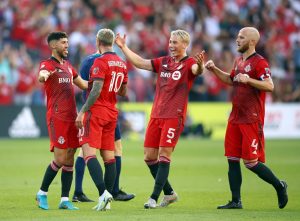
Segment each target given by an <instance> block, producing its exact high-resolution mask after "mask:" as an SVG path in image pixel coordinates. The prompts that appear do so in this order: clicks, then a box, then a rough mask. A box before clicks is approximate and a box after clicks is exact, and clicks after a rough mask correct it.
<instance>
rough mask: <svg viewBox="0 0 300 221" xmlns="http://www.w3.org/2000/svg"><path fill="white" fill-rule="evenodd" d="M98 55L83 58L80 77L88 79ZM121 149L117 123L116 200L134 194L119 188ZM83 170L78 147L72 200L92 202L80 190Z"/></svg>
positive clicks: (113, 192)
mask: <svg viewBox="0 0 300 221" xmlns="http://www.w3.org/2000/svg"><path fill="white" fill-rule="evenodd" d="M100 56H101V54H100V52H99V51H98V52H97V53H95V54H92V55H90V56H88V57H86V58H85V59H84V60H83V62H82V65H81V68H80V75H81V77H82V79H84V80H87V81H88V80H89V78H90V76H89V75H90V69H91V67H92V65H93V63H94V61H95V59H96V58H99V57H100ZM83 99H84V100H86V91H83ZM122 149H123V147H122V142H121V132H120V128H119V124H117V127H116V129H115V159H116V169H117V170H116V172H117V174H116V180H115V184H114V187H113V190H112V195H113V198H114V200H116V201H128V200H131V199H133V198H134V197H135V195H134V194H131V193H129V194H127V193H125V192H124V191H122V190H120V188H119V178H120V174H121V166H122ZM84 170H85V162H84V159H83V153H82V150H81V149H80V152H79V154H78V157H77V159H76V162H75V192H74V196H73V202H93V201H92V200H90V199H89V198H88V197H87V196H86V195H85V194H84V193H83V190H82V181H83V176H84Z"/></svg>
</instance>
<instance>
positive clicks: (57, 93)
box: [40, 57, 78, 121]
mask: <svg viewBox="0 0 300 221" xmlns="http://www.w3.org/2000/svg"><path fill="white" fill-rule="evenodd" d="M41 70H47V71H49V72H52V71H55V72H54V73H53V74H52V75H50V77H49V78H48V79H47V81H46V82H45V83H44V86H45V91H46V96H47V118H49V117H56V118H59V119H61V120H64V121H75V119H76V117H77V111H76V102H75V95H74V88H73V79H75V78H76V77H77V76H78V74H77V72H76V70H75V69H74V68H73V67H72V65H71V64H70V63H69V62H68V61H64V63H63V64H60V63H59V61H58V60H56V59H55V58H54V57H51V58H49V59H48V60H44V61H42V62H41V63H40V71H41Z"/></svg>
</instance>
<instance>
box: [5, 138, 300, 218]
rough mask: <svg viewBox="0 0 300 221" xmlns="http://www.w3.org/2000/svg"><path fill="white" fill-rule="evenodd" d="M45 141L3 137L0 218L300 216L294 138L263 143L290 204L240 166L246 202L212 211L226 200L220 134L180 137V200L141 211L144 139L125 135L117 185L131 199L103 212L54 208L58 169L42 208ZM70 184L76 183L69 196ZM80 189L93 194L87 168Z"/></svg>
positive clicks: (145, 187) (299, 149)
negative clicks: (283, 182) (40, 192)
mask: <svg viewBox="0 0 300 221" xmlns="http://www.w3.org/2000/svg"><path fill="white" fill-rule="evenodd" d="M48 145H49V142H48V139H38V140H12V139H10V140H8V139H2V140H0V147H1V154H0V220H20V221H21V220H22V221H26V220H41V221H50V220H53V221H64V220H80V221H83V220H111V221H116V220H120V221H121V220H122V221H124V220H128V221H134V220H141V221H144V220H146V221H147V220H149V221H160V220H163V221H167V220H172V221H182V220H184V221H189V220H205V221H206V220H208V221H209V220H222V221H226V220H228V221H229V220H230V221H234V220H237V221H241V220H243V221H244V220H251V221H253V220H255V221H257V220H263V221H268V220H272V221H273V220H282V221H286V220H289V221H292V220H300V188H299V186H300V172H299V171H300V141H299V140H272V141H269V140H268V141H267V142H266V152H267V165H268V166H270V168H271V169H272V170H273V171H274V173H275V174H276V175H278V177H279V178H281V179H284V180H286V181H287V183H288V185H289V187H288V193H289V203H288V205H287V207H286V208H285V209H283V210H280V209H278V207H277V197H276V193H275V191H274V190H273V188H272V187H271V186H270V185H268V184H266V183H264V182H263V181H261V180H260V179H259V178H257V177H256V175H254V174H253V173H252V172H250V171H248V170H247V169H245V168H244V167H243V170H242V172H243V185H242V201H243V206H244V209H243V210H225V211H224V210H217V209H216V206H217V205H220V204H223V203H226V202H227V201H228V200H229V199H230V192H229V186H228V181H227V162H226V159H225V157H224V156H223V141H212V140H202V139H181V140H180V142H179V143H178V145H177V147H176V150H175V152H174V155H173V159H172V164H171V173H170V182H171V184H172V185H173V187H174V189H175V190H176V192H177V193H178V194H179V196H180V200H179V202H178V203H175V204H173V205H171V206H170V207H168V208H164V209H156V210H145V209H143V204H144V202H145V201H146V200H147V199H148V197H149V195H150V193H151V191H152V187H153V179H152V177H151V176H150V173H149V172H148V169H147V167H146V166H145V164H144V161H143V148H142V147H143V143H142V141H127V140H126V139H124V140H123V146H124V151H123V155H124V156H123V167H122V176H121V187H123V189H124V190H125V191H127V192H133V193H135V194H136V198H135V199H134V200H132V201H129V202H113V203H112V205H111V207H112V209H111V210H110V211H105V212H96V211H94V210H92V207H93V206H94V205H95V203H78V204H76V205H77V206H78V207H79V208H80V210H79V211H62V210H59V209H58V203H59V200H60V174H59V175H58V176H57V177H56V178H55V180H54V182H53V183H52V185H51V187H50V190H49V194H48V199H49V206H50V210H48V211H43V210H41V209H39V208H38V207H37V205H36V203H35V200H34V198H35V194H36V192H37V191H38V189H39V187H40V184H41V181H42V176H43V174H44V171H45V169H46V167H47V165H48V164H49V162H50V160H51V159H52V153H50V152H49V151H48ZM102 165H103V164H102ZM73 190H74V186H72V190H71V194H70V195H71V196H72V194H73ZM84 191H85V193H86V194H87V195H88V196H89V197H91V198H93V199H94V200H96V199H97V191H96V188H95V186H94V185H93V183H92V181H91V178H90V175H89V173H88V171H86V174H85V179H84Z"/></svg>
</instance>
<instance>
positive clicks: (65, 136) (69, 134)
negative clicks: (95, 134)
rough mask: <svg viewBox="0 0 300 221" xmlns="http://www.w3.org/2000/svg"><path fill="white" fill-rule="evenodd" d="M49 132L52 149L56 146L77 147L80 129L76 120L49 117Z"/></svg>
mask: <svg viewBox="0 0 300 221" xmlns="http://www.w3.org/2000/svg"><path fill="white" fill-rule="evenodd" d="M47 126H48V133H49V137H50V151H51V152H53V151H54V147H57V148H60V149H67V148H77V147H79V142H78V129H77V127H76V126H75V121H63V120H60V119H57V118H55V117H50V118H49V119H47Z"/></svg>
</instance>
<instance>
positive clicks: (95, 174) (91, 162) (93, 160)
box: [84, 155, 106, 196]
mask: <svg viewBox="0 0 300 221" xmlns="http://www.w3.org/2000/svg"><path fill="white" fill-rule="evenodd" d="M84 160H85V162H86V165H87V167H88V169H89V172H90V175H91V177H92V179H93V181H94V183H95V185H96V187H97V189H98V192H99V196H101V195H102V194H103V193H104V191H105V189H106V188H105V184H104V180H103V172H102V168H101V165H100V163H99V161H98V160H97V157H96V156H95V155H94V156H88V157H86V158H85V159H84Z"/></svg>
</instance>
